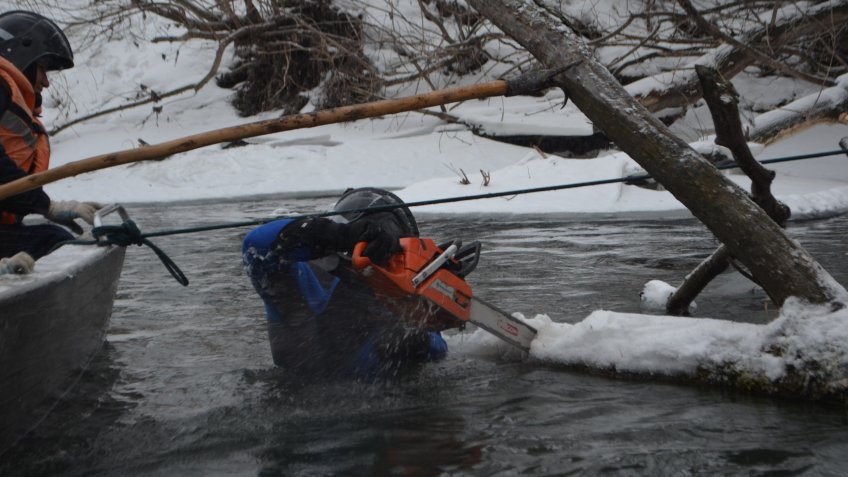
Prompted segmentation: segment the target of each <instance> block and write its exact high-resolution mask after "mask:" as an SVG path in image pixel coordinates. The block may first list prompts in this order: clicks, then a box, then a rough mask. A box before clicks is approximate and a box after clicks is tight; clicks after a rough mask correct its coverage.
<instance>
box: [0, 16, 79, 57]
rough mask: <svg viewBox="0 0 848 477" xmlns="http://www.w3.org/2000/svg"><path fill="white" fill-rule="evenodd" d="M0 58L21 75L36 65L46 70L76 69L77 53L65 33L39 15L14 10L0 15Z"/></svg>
mask: <svg viewBox="0 0 848 477" xmlns="http://www.w3.org/2000/svg"><path fill="white" fill-rule="evenodd" d="M0 56H3V57H4V58H6V59H7V60H9V61H10V62H11V63H12V64H13V65H15V66H16V67H17V68H18V69H19V70H21V71H22V72H24V71H26V69H27V68H29V67H30V66H31V65H33V64H34V63H35V62H37V61H43V62H45V64H46V67H47V70H63V69H66V68H72V67H73V66H74V52H73V51H72V50H71V44H70V43H68V38H67V37H66V36H65V34H64V33H62V29H61V28H59V26H58V25H56V24H55V23H53V21H52V20H50V19H48V18H45V17H43V16H41V15H39V14H37V13H33V12H27V11H23V10H14V11H11V12H6V13H2V14H0Z"/></svg>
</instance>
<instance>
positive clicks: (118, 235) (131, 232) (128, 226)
mask: <svg viewBox="0 0 848 477" xmlns="http://www.w3.org/2000/svg"><path fill="white" fill-rule="evenodd" d="M91 235H92V236H94V240H68V241H66V242H61V243H59V244H57V245H55V246H54V247H53V249H51V252H52V251H53V250H55V249H57V248H59V247H61V246H63V245H69V244H76V245H100V246H105V245H118V246H121V247H127V246H129V245H138V246H142V245H147V246H148V247H150V249H151V250H153V252H154V253H155V254H156V256H157V257H159V260H160V261H161V262H162V264H163V265H165V269H166V270H168V273H170V274H171V276H172V277H174V280H176V281H177V283H179V284H180V285H182V286H184V287H186V286H188V278H187V277H186V276H185V274H184V273H183V271H182V270H180V267H178V266H177V264H176V262H174V261H173V260H172V259H171V257H169V256H168V255H167V254H166V253H165V252H163V251H162V249H160V248H159V247H157V246H156V245H154V244H153V242H151V241H150V240H147V238H146V236H145V234H142V233H141V230H140V229H139V228H138V225H136V223H135V222H134V221H132V220H131V219H127V220H125V221H124V222H123V223H121V224H120V225H100V226H98V227H94V228H92V229H91Z"/></svg>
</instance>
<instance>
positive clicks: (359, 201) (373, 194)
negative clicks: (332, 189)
mask: <svg viewBox="0 0 848 477" xmlns="http://www.w3.org/2000/svg"><path fill="white" fill-rule="evenodd" d="M395 204H403V201H402V200H401V199H400V197H398V196H396V195H394V194H392V193H391V192H389V191H387V190H383V189H377V188H374V187H362V188H359V189H348V190H346V191H345V193H344V194H342V196H341V198H339V200H338V202H336V205H335V207H333V210H334V211H336V212H341V211H345V210H352V211H354V212H350V213H347V214H340V217H341V218H342V219H343V220H345V221H346V222H354V221H356V220H359V219H361V218H362V217H365V216H367V215H370V214H373V213H379V212H388V213H391V214H392V215H393V216H394V218H395V220H397V222H398V224H399V225H400V226H401V227H402V228H403V234H404V237H418V224H416V223H415V217H413V216H412V212H410V211H409V208H407V207H397V208H391V209H382V210H377V211H374V212H363V211H360V210H359V209H364V208H367V207H380V206H386V205H395Z"/></svg>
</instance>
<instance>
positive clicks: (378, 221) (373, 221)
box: [339, 212, 403, 265]
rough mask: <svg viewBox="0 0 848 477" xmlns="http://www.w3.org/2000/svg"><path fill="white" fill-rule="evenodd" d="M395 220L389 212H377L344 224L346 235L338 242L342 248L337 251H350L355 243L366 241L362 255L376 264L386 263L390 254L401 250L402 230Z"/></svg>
mask: <svg viewBox="0 0 848 477" xmlns="http://www.w3.org/2000/svg"><path fill="white" fill-rule="evenodd" d="M395 220H396V219H395V218H394V215H392V214H391V213H390V212H377V213H375V214H370V215H366V216H365V217H362V218H361V219H359V220H357V221H355V222H353V223H350V224H346V225H345V227H346V228H347V233H346V234H345V235H346V237H344V238H343V241H344V242H343V243H339V246H340V247H343V249H342V250H339V251H343V252H351V251H353V247H354V246H355V245H356V244H357V243H359V242H368V245H367V246H366V247H365V250H364V251H363V252H362V256H363V257H368V258H369V259H371V261H372V262H374V263H376V264H377V265H386V264H387V263H388V262H389V258H390V257H391V256H392V255H394V254H396V253H398V252H401V251H403V248H402V247H401V246H400V238H401V237H402V236H403V232H402V231H401V227H400V225H398V223H397V222H396V221H395Z"/></svg>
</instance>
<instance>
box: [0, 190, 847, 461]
mask: <svg viewBox="0 0 848 477" xmlns="http://www.w3.org/2000/svg"><path fill="white" fill-rule="evenodd" d="M330 202H331V199H278V200H270V199H262V200H251V201H234V202H227V203H201V204H183V205H135V206H130V207H128V210H129V212H130V214H131V216H132V217H133V218H134V219H135V221H136V222H137V223H138V224H139V225H140V226H141V228H142V230H143V231H145V232H152V231H157V230H165V229H174V228H182V227H191V226H195V225H202V224H209V223H222V222H229V221H234V222H237V221H243V220H246V218H250V217H260V216H263V215H265V214H267V213H269V211H271V210H273V209H275V208H277V207H280V206H282V207H285V208H286V210H289V211H292V212H309V211H312V210H316V209H321V208H324V207H325V206H326V205H327V204H328V203H330ZM420 220H421V222H422V223H421V228H422V234H423V235H428V236H432V237H434V238H436V239H438V240H441V239H449V238H461V239H464V240H466V241H468V240H472V239H478V240H481V241H482V242H483V244H484V253H483V256H482V258H481V263H480V266H479V267H478V269H477V270H476V271H475V272H474V273H473V274H472V275H471V276H470V277H469V281H470V282H471V283H472V285H473V286H474V290H475V294H478V295H480V296H483V297H485V298H487V299H488V300H489V301H491V302H494V303H496V304H498V305H499V306H500V307H501V308H503V309H505V310H508V311H510V312H516V311H518V312H521V313H523V314H524V315H526V316H534V315H536V314H538V313H545V314H548V315H549V316H550V317H551V318H552V319H554V320H555V321H562V322H575V321H578V320H580V319H582V318H584V317H585V316H586V315H588V314H589V313H590V312H591V311H592V310H596V309H610V310H616V311H633V312H636V311H639V292H640V291H641V289H642V286H643V285H644V283H645V282H647V281H648V280H651V279H660V280H664V281H666V282H668V283H671V284H677V283H678V282H679V281H680V279H681V277H683V276H684V275H685V274H686V273H688V272H689V271H690V270H691V269H692V268H693V267H694V266H695V265H696V264H697V263H698V262H699V261H700V260H701V259H702V258H704V257H705V256H706V255H707V254H708V253H710V252H711V251H712V250H713V249H714V247H715V246H716V243H715V241H714V240H713V239H712V238H711V236H710V234H709V233H708V232H707V231H706V230H705V229H704V228H703V227H702V226H701V225H700V224H698V223H697V222H696V221H694V220H683V219H679V220H663V221H658V220H647V219H645V220H623V219H620V218H618V219H617V218H612V217H601V216H594V217H589V218H586V217H584V218H579V217H532V216H473V217H459V218H456V217H454V218H452V217H438V216H423V218H421V219H420ZM846 224H848V218H846V217H833V218H829V219H820V220H815V221H806V222H797V223H793V224H792V225H791V227H790V233H791V234H792V235H793V236H794V237H797V238H798V239H799V240H800V241H801V243H802V244H804V245H805V246H806V247H807V248H808V250H810V251H811V252H812V253H813V254H814V255H815V256H816V258H817V259H819V260H820V262H821V263H822V264H823V265H824V266H825V268H827V269H828V270H829V271H830V272H831V273H832V274H833V275H834V276H835V277H836V278H837V280H839V281H840V282H841V283H843V284H845V283H848V258H846V248H845V244H846V239H845V235H844V230H846ZM246 232H247V229H244V228H240V229H225V230H220V231H215V232H204V233H196V234H189V235H177V236H166V237H159V238H156V239H153V241H154V242H155V243H156V244H157V245H159V246H160V247H161V248H162V249H163V250H165V251H166V252H167V253H168V254H169V255H170V256H171V257H172V258H173V259H174V260H175V261H176V262H177V263H178V264H179V265H180V267H181V268H182V269H183V271H184V272H185V273H186V275H187V276H188V278H189V279H190V280H191V284H190V286H189V287H186V288H184V287H182V286H180V285H179V284H177V283H176V282H175V281H174V280H173V279H172V278H171V277H170V276H169V275H168V274H167V272H166V271H165V269H164V268H163V267H162V265H161V264H160V262H159V261H158V259H157V258H156V257H155V255H154V254H153V253H151V252H150V251H149V249H144V248H137V247H132V248H131V249H129V250H128V253H127V261H126V266H125V268H124V272H123V275H122V278H121V283H120V287H119V292H118V297H117V300H116V302H115V310H114V313H113V316H112V321H111V327H110V329H109V332H108V335H107V344H106V345H105V347H104V349H103V352H102V353H101V354H100V355H99V357H98V358H97V360H96V362H95V363H94V364H93V366H92V367H91V369H90V370H89V371H88V372H87V373H86V374H85V375H84V376H83V378H82V380H81V382H80V383H79V385H78V386H77V387H76V388H75V389H74V391H73V392H72V393H71V394H70V396H68V397H67V399H66V400H65V401H64V402H63V403H61V405H60V406H59V407H58V408H57V409H56V411H55V412H54V413H53V414H52V415H51V416H50V417H48V419H47V420H46V421H45V422H44V423H43V425H42V426H41V427H40V428H39V429H38V430H36V431H35V432H34V433H33V434H32V435H30V436H29V437H27V438H26V439H24V440H23V441H22V442H21V443H19V445H17V446H16V447H15V448H14V449H12V450H11V451H9V452H8V453H7V454H6V455H4V456H3V459H2V461H0V475H3V476H16V475H22V476H32V475H71V476H76V475H79V476H83V475H85V476H89V475H119V476H122V477H123V476H146V475H168V476H171V475H179V476H194V475H198V476H238V475H251V476H255V475H259V476H276V475H280V476H283V475H285V476H289V475H291V476H323V475H341V476H348V475H350V476H360V475H361V476H382V475H403V476H431V475H475V476H477V475H487V476H490V475H496V476H508V475H534V476H535V475H675V476H677V475H845V472H846V470H845V469H848V424H847V423H846V419H845V412H844V410H843V409H841V408H833V407H829V406H825V405H818V404H804V403H797V402H789V401H786V400H781V399H776V398H770V397H764V396H752V395H749V394H745V393H742V392H738V391H731V390H723V389H718V388H712V387H700V386H694V385H680V384H669V383H664V382H659V381H646V380H635V379H632V380H629V379H611V378H605V377H601V376H594V375H589V374H586V373H582V372H579V371H575V370H569V369H563V368H561V367H557V366H554V365H550V364H544V363H540V362H534V361H533V360H529V359H525V358H523V357H521V356H520V355H518V354H517V353H515V352H510V351H505V352H501V353H493V352H491V351H488V352H483V351H481V350H480V349H474V347H473V346H472V345H470V344H467V343H463V342H462V340H461V339H452V340H451V345H452V349H451V352H450V355H449V357H448V358H447V359H446V360H444V361H442V362H439V363H435V364H428V365H426V366H425V367H423V368H422V369H420V370H419V371H418V372H416V373H414V374H409V375H404V376H401V377H398V378H396V379H393V380H390V381H385V382H379V383H356V382H312V383H299V382H295V381H292V380H291V379H290V378H289V377H287V376H286V375H285V374H284V373H282V372H280V371H279V370H276V369H275V368H274V367H273V366H272V363H271V356H270V350H269V348H268V343H267V337H266V330H265V326H264V311H263V309H262V306H261V304H260V301H259V300H258V298H257V297H256V296H255V294H254V292H253V290H252V288H251V287H250V284H249V282H248V281H247V279H246V278H245V277H244V274H243V271H242V267H241V264H240V244H241V239H242V237H243V236H244V235H245V233H246ZM698 304H699V308H698V310H697V313H696V315H699V316H710V317H715V318H727V319H733V320H741V321H751V322H765V321H767V320H770V319H772V318H774V317H775V316H776V312H775V311H774V309H773V307H769V306H768V305H767V300H766V299H765V297H764V295H763V294H762V292H761V291H759V290H756V289H755V288H754V287H752V286H751V285H750V284H749V283H747V282H746V281H745V280H744V279H742V278H741V277H739V276H738V275H737V274H735V273H728V274H725V275H722V276H721V277H720V278H719V279H718V280H717V282H716V283H715V284H713V285H710V286H709V287H708V288H707V289H706V290H705V292H704V294H703V295H702V296H701V297H700V298H699V300H698Z"/></svg>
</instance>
